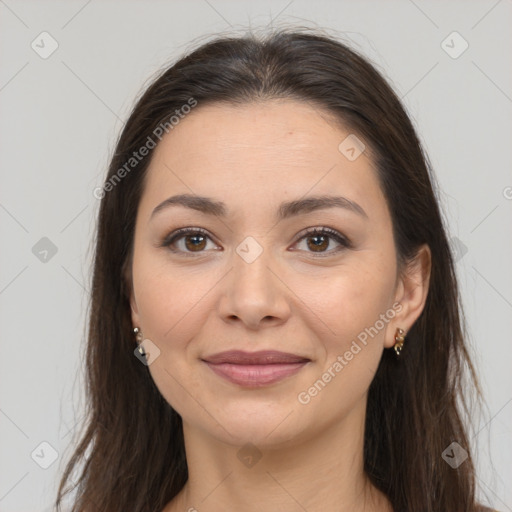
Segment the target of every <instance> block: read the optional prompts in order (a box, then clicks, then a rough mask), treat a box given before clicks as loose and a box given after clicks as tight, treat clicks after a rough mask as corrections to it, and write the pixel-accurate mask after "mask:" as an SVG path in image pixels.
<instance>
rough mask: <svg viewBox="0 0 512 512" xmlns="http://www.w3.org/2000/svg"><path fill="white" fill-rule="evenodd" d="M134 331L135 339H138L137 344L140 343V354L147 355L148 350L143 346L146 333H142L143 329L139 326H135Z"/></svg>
mask: <svg viewBox="0 0 512 512" xmlns="http://www.w3.org/2000/svg"><path fill="white" fill-rule="evenodd" d="M133 332H134V333H135V339H136V340H137V344H138V345H139V347H138V351H139V353H140V355H141V356H144V357H146V351H145V350H144V347H143V346H142V341H143V340H144V335H143V334H142V331H141V330H140V329H139V328H138V327H134V328H133Z"/></svg>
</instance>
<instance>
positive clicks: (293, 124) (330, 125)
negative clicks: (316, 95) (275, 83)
mask: <svg viewBox="0 0 512 512" xmlns="http://www.w3.org/2000/svg"><path fill="white" fill-rule="evenodd" d="M354 135H355V134H351V133H350V131H349V130H348V129H346V128H343V127H342V125H341V124H340V123H335V122H334V120H333V118H332V117H330V116H329V115H328V113H326V112H325V111H324V110H322V109H320V108H318V107H315V106H314V105H312V104H309V103H303V102H299V101H295V100H271V101H265V102H259V103H249V104H244V105H228V104H212V105H204V106H201V105H200V104H199V105H198V106H197V107H196V108H195V109H194V110H193V111H192V112H191V113H190V114H188V115H187V116H185V117H184V118H183V119H182V120H181V121H180V122H179V123H178V124H177V125H175V126H174V128H173V129H172V130H171V131H170V132H169V133H168V134H166V135H165V136H164V137H163V138H162V141H161V142H160V143H159V144H158V145H157V147H156V148H155V150H154V154H153V157H152V161H151V164H150V166H149V168H148V171H147V172H148V175H147V177H146V186H145V199H146V201H148V200H149V201H150V202H151V203H153V204H156V203H157V202H159V201H161V200H164V199H165V198H166V197H168V196H169V195H171V194H172V193H176V192H181V193H196V194H199V195H209V196H216V197H219V198H226V197H229V196H231V199H232V200H233V201H232V202H233V203H237V204H238V205H240V207H242V206H243V205H244V204H245V205H246V207H247V206H249V203H248V199H251V198H252V199H254V201H256V199H257V198H258V197H259V199H260V201H259V202H260V203H261V202H262V200H264V201H266V202H268V201H270V200H274V199H275V200H276V202H277V201H281V200H282V199H283V197H289V198H298V197H303V196H305V195H308V194H309V193H310V194H311V195H313V194H314V195H318V194H329V193H332V192H333V191H336V192H339V193H343V195H345V196H347V197H350V198H352V199H354V200H356V201H357V202H359V203H360V204H361V203H362V206H363V208H365V210H367V211H368V210H371V209H372V208H373V209H375V207H379V205H380V207H383V206H384V205H383V203H384V198H383V196H382V193H381V191H380V187H379V185H378V182H377V179H376V173H375V170H374V168H373V163H372V161H371V159H370V156H369V154H368V153H369V152H368V151H366V150H365V151H363V152H362V153H361V154H360V155H359V157H357V158H355V159H353V158H350V159H349V158H347V154H346V153H344V152H343V149H344V147H345V146H346V145H347V144H349V145H350V142H351V141H352V140H353V139H351V137H353V136H354ZM359 139H360V138H359ZM356 140H357V139H356ZM345 141H348V143H345ZM340 144H341V149H342V150H340ZM360 149H361V148H360V147H356V150H357V151H358V150H360ZM349 156H350V155H349ZM226 202H229V201H226ZM381 203H382V204H381ZM259 206H262V204H260V205H259Z"/></svg>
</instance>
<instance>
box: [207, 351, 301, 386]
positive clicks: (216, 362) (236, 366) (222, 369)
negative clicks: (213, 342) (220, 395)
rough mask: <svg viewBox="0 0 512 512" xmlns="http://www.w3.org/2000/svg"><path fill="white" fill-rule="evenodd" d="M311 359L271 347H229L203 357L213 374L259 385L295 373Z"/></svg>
mask: <svg viewBox="0 0 512 512" xmlns="http://www.w3.org/2000/svg"><path fill="white" fill-rule="evenodd" d="M310 361H311V360H310V359H308V358H307V357H303V356H299V355H296V354H289V353H286V352H278V351H275V350H265V351H260V352H243V351H240V350H231V351H228V352H221V353H219V354H214V355H212V356H208V357H206V358H204V359H203V362H205V363H206V364H207V366H208V367H209V368H210V369H211V370H212V371H213V372H214V373H215V374H217V375H219V376H220V377H223V378H224V379H226V380H228V381H229V382H232V383H233V384H238V385H239V386H243V387H253V388H257V387H262V386H267V385H270V384H273V383H275V382H278V381H280V380H282V379H284V378H286V377H289V376H291V375H294V374H296V373H298V372H299V371H300V370H301V369H302V368H303V367H304V366H305V365H306V364H307V363H308V362H310Z"/></svg>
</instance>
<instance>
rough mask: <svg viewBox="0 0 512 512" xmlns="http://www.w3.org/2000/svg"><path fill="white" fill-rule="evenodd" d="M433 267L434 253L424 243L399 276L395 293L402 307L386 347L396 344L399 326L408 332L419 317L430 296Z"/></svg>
mask: <svg viewBox="0 0 512 512" xmlns="http://www.w3.org/2000/svg"><path fill="white" fill-rule="evenodd" d="M431 269H432V253H431V251H430V247H429V246H428V245H427V244H424V245H422V246H421V247H420V248H419V249H418V252H417V253H416V256H415V257H414V259H413V260H412V261H410V262H409V263H408V265H407V267H406V268H405V270H404V272H403V275H401V276H399V278H398V283H397V287H396V293H395V302H398V303H400V305H401V306H402V308H401V309H400V310H399V312H397V314H396V316H395V318H394V319H393V321H392V322H390V324H389V327H390V332H389V331H388V333H387V335H386V340H385V346H386V348H391V347H392V346H393V345H394V344H395V332H396V329H397V328H400V329H403V330H404V331H405V336H407V332H408V331H409V330H410V329H411V327H412V326H413V325H414V322H416V320H417V319H418V318H419V316H420V315H421V312H422V311H423V308H424V307H425V303H426V301H427V296H428V287H429V283H430V272H431Z"/></svg>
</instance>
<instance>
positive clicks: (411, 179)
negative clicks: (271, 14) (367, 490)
mask: <svg viewBox="0 0 512 512" xmlns="http://www.w3.org/2000/svg"><path fill="white" fill-rule="evenodd" d="M272 98H294V99H297V100H299V101H304V102H310V103H312V104H314V105H316V106H318V107H320V108H321V109H323V111H324V112H327V113H328V114H331V115H332V116H333V117H334V118H335V119H337V120H339V122H341V123H342V124H343V126H345V127H347V128H349V129H350V132H351V133H354V134H357V135H360V136H361V138H362V139H363V140H364V141H365V143H366V144H368V145H369V147H370V149H371V154H372V156H373V161H374V162H373V163H374V164H375V167H376V169H377V174H378V179H379V183H380V185H381V188H382V191H383V193H384V196H385V198H386V201H387V204H388V207H389V211H390V213H391V218H392V222H393V235H394V240H395V245H396V251H397V255H398V261H399V264H400V269H404V268H405V266H406V264H407V262H408V261H410V260H411V258H413V256H415V254H416V251H417V249H418V248H419V247H420V246H421V245H422V244H424V243H426V244H428V246H429V247H430V250H431V253H432V268H431V277H430V284H429V292H428V297H427V300H426V304H425V308H424V310H423V312H422V314H421V316H420V317H419V318H418V320H417V321H416V323H415V324H414V325H413V327H412V328H411V329H410V331H409V332H408V335H407V343H406V345H405V347H404V350H403V352H402V354H401V356H400V358H399V359H398V360H397V359H396V358H395V357H393V356H394V353H393V352H392V351H390V350H385V351H384V354H383V356H382V359H381V361H380V365H379V367H378V369H377V373H376V375H375V378H374V380H373V382H372V384H371V386H370V389H369V395H368V405H367V414H366V427H365V441H364V461H365V471H366V473H367V475H368V476H369V478H370V479H371V481H372V482H373V484H374V485H375V486H376V487H377V488H379V489H380V490H381V491H382V492H384V493H385V494H386V495H387V496H388V497H389V500H390V502H391V503H392V505H393V507H394V509H395V511H396V512H413V511H414V512H417V511H421V512H439V511H450V512H457V511H461V512H462V511H464V512H468V511H474V510H477V508H476V504H475V476H474V465H473V462H472V458H471V456H470V455H469V457H468V458H467V460H465V461H464V462H463V463H462V464H461V465H460V466H459V467H458V468H457V469H454V468H452V467H451V466H450V465H449V464H447V463H446V462H445V460H443V457H442V453H443V451H444V450H445V449H446V448H447V447H448V446H449V445H450V444H451V443H452V442H454V441H455V442H457V443H458V444H459V445H461V446H462V447H463V448H464V449H465V450H466V451H468V452H469V440H468V436H467V431H466V426H465V418H466V414H467V412H468V406H467V403H468V402H467V401H466V399H465V397H467V396H468V395H467V391H468V390H477V391H478V390H479V388H478V384H477V381H476V377H475V372H474V369H473V366H472V364H471V361H470V358H469V356H468V352H467V349H466V346H465V342H464V339H465V336H466V333H465V327H464V321H463V316H462V309H461V301H460V297H459V290H458V286H457V280H456V274H455V270H454V257H453V255H452V252H451V249H450V245H449V242H448V239H447V235H446V233H447V230H446V227H445V224H444V220H443V217H442V214H441V211H440V207H439V204H438V201H439V199H438V197H437V196H438V192H437V190H436V189H435V188H434V186H433V184H435V180H434V177H433V175H432V172H431V166H430V163H429V161H428V157H427V156H426V154H425V153H424V151H423V149H422V146H421V144H420V142H419V140H418V137H417V135H416V132H415V129H414V127H413V125H412V123H411V121H410V119H409V117H408V115H407V114H406V112H405V110H404V107H403V106H402V104H401V102H400V100H399V98H398V97H397V95H396V94H395V92H394V91H393V90H392V88H391V87H390V86H389V85H388V83H387V82H386V80H385V79H384V78H383V77H382V76H381V74H380V73H379V72H378V71H377V70H376V69H375V67H374V66H372V65H371V64H370V63H369V62H368V61H367V60H366V59H365V58H364V57H362V56H361V55H359V54H358V53H357V52H356V51H354V50H352V49H350V48H349V47H348V46H347V45H345V44H343V43H341V42H339V41H338V40H336V39H334V38H332V37H330V36H327V35H325V34H323V33H320V32H319V31H316V32H315V31H310V30H308V29H297V28H295V29H293V30H290V29H285V30H283V29H281V30H276V31H273V32H271V33H269V34H266V35H265V36H264V37H257V36H255V35H254V34H248V35H246V36H243V37H240V36H232V37H229V36H222V37H218V38H217V39H215V40H213V41H210V42H208V43H205V44H203V45H202V46H201V47H199V48H198V49H197V50H195V51H193V52H191V53H190V54H189V55H187V56H184V57H183V58H182V59H181V60H179V61H178V62H177V63H175V64H174V65H172V66H171V67H169V68H168V69H166V70H165V71H163V72H162V73H161V74H160V76H158V77H157V78H156V79H155V80H154V81H153V82H152V84H151V85H150V86H149V87H148V88H147V90H146V91H145V92H144V94H143V95H142V96H141V97H140V99H139V100H138V102H137V104H136V105H135V107H134V109H133V111H132V113H131V115H130V117H129V118H128V121H127V122H126V125H125V127H124V129H123V131H122V133H121V136H120V138H119V141H118V143H117V146H116V148H115V152H114V155H113V157H112V161H111V164H110V168H109V171H108V176H107V178H106V182H105V188H104V192H103V193H102V195H104V197H103V198H102V200H101V205H100V211H99V218H98V224H97V239H96V251H95V259H94V272H93V276H92V286H91V290H92V292H91V303H90V311H89V324H88V342H87V347H86V361H85V365H86V375H87V387H86V392H87V400H88V402H87V419H86V421H85V422H84V428H83V434H82V435H81V438H80V440H79V443H78V446H77V448H76V450H75V451H74V453H73V455H72V457H71V459H70V461H69V462H68V464H67V467H66V469H65V471H64V474H63V477H62V480H61V482H60V487H59V492H58V497H57V501H56V505H57V509H58V510H61V508H60V507H61V502H62V500H63V498H64V496H65V495H66V494H68V493H70V492H71V491H74V492H75V496H74V501H73V503H74V505H73V508H72V511H73V512H85V511H89V512H93V511H98V510H99V511H108V512H127V511H130V512H132V511H133V512H157V511H160V510H162V509H163V508H164V506H165V505H166V504H167V503H168V502H169V501H170V500H171V499H172V498H173V497H174V496H176V495H177V494H178V493H179V491H180V490H181V489H182V487H183V486H184V484H185V482H186V480H187V477H188V472H187V463H186V457H185V451H184V442H183V431H182V422H181V418H180V416H179V415H178V414H177V413H176V412H175V411H174V410H173V409H172V407H171V406H170V405H169V404H168V403H167V402H166V401H165V400H164V399H163V397H162V395H161V394H160V392H159V391H158V389H157V388H156V386H155V384H154V382H153V380H152V378H151V376H150V374H149V372H148V370H147V367H145V366H144V365H142V364H141V363H140V362H139V361H138V360H137V358H136V357H134V354H133V351H134V349H135V348H136V342H135V339H134V336H133V332H132V323H131V316H130V305H129V300H128V297H129V291H130V286H131V285H130V277H129V276H130V273H131V253H132V246H133V238H134V227H135V219H136V214H137V207H138V204H139V201H140V198H141V194H142V191H143V188H144V176H145V175H146V170H147V168H148V164H149V162H150V159H151V151H150V153H149V155H148V156H147V157H146V158H144V159H141V160H140V161H139V162H137V164H136V165H134V166H133V168H132V167H127V166H126V163H127V162H129V161H130V158H131V157H132V155H133V153H134V152H135V151H137V150H138V149H139V148H141V147H142V146H144V145H147V143H148V140H149V139H148V137H150V138H152V139H155V131H156V130H157V127H158V126H160V125H161V123H162V122H164V123H165V120H168V119H170V116H172V115H173V113H174V112H176V110H180V109H182V107H183V105H187V104H189V105H190V104H191V99H193V101H195V102H197V105H198V106H197V107H196V108H198V109H199V108H201V106H202V105H205V104H208V103H219V102H227V103H231V104H244V103H246V102H251V101H254V100H265V99H272ZM167 128H168V131H170V129H172V127H171V126H170V125H169V124H168V126H167ZM156 133H159V132H156ZM132 163H133V162H132ZM123 166H124V169H125V172H124V173H122V172H120V169H122V168H123ZM121 175H122V176H121ZM120 176H121V178H120ZM116 177H117V178H116ZM119 178H120V179H119ZM108 183H110V186H108V187H107V184H108ZM466 376H468V377H469V380H468V383H469V384H471V385H474V386H473V387H470V388H467V389H466V388H464V391H465V392H466V393H465V394H463V393H462V391H463V386H465V385H466V384H465V383H466V380H465V378H466ZM475 396H479V395H478V393H477V394H476V395H475ZM79 466H82V467H81V470H80V472H79V475H78V476H77V478H76V479H75V480H76V481H75V482H74V485H71V484H72V483H73V479H72V473H73V471H75V470H77V469H78V468H79Z"/></svg>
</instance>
